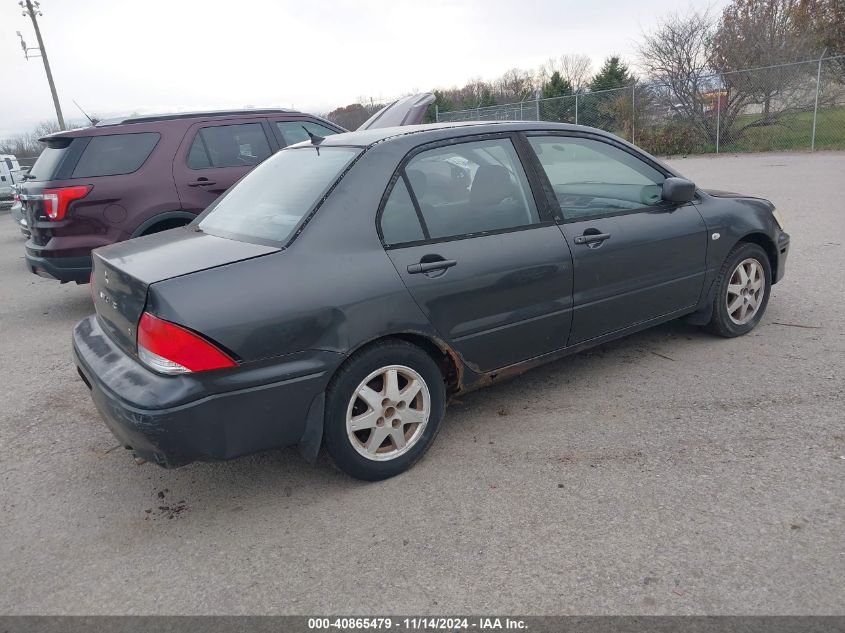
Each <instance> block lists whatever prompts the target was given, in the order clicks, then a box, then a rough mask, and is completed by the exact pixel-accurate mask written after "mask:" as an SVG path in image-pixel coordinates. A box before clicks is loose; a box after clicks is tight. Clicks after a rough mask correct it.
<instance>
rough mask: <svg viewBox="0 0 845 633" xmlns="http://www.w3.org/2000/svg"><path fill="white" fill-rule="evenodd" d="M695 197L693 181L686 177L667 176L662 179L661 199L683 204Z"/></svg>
mask: <svg viewBox="0 0 845 633" xmlns="http://www.w3.org/2000/svg"><path fill="white" fill-rule="evenodd" d="M694 197H695V183H694V182H692V181H690V180H687V179H686V178H674V177H672V178H667V179H666V180H664V181H663V199H664V200H666V201H667V202H674V203H676V204H683V203H685V202H689V201H690V200H692V199H693V198H694Z"/></svg>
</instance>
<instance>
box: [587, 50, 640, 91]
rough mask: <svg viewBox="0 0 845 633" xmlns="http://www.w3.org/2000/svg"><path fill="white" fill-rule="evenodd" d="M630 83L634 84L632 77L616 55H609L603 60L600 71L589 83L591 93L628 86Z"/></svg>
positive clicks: (625, 65)
mask: <svg viewBox="0 0 845 633" xmlns="http://www.w3.org/2000/svg"><path fill="white" fill-rule="evenodd" d="M632 83H634V77H633V76H632V75H631V73H630V71H629V70H628V65H627V64H625V63H624V62H623V61H622V60H621V59H620V58H619V56H618V55H611V56H610V57H608V58H607V59H606V60H604V64H603V65H602V67H601V69H600V70H599V72H598V73H597V74H596V75H595V76H594V77H593V79H592V80H591V81H590V90H591V91H592V92H598V91H599V90H613V89H614V88H624V87H625V86H630V85H631V84H632Z"/></svg>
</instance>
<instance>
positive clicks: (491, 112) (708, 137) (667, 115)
mask: <svg viewBox="0 0 845 633" xmlns="http://www.w3.org/2000/svg"><path fill="white" fill-rule="evenodd" d="M435 118H436V120H437V121H474V120H478V121H484V120H487V121H502V120H515V121H554V122H560V123H575V124H578V125H587V126H590V127H596V128H600V129H602V130H606V131H608V132H612V133H614V134H616V135H617V136H621V137H622V138H625V139H627V140H629V141H631V142H633V143H636V144H637V145H639V146H640V147H643V148H644V149H646V150H647V151H649V152H651V153H653V154H661V155H673V154H703V153H709V152H715V153H719V152H763V151H773V150H802V149H809V150H816V149H841V150H845V55H840V56H836V57H824V58H820V59H818V60H811V61H805V62H795V63H792V64H783V65H779V66H771V67H765V68H752V69H747V70H739V71H733V72H723V73H716V74H712V75H701V76H696V77H684V78H683V79H677V80H672V81H668V82H637V83H635V84H633V85H631V86H627V87H625V88H619V89H616V90H604V91H599V92H581V93H577V94H572V95H566V96H563V97H553V98H549V99H531V100H525V101H520V102H517V103H507V104H501V105H494V106H488V107H483V108H475V109H470V110H457V111H449V112H440V111H439V110H438V111H436V113H435Z"/></svg>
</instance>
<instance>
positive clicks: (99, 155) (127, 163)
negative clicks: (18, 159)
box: [45, 132, 161, 178]
mask: <svg viewBox="0 0 845 633" xmlns="http://www.w3.org/2000/svg"><path fill="white" fill-rule="evenodd" d="M160 138H161V135H160V134H158V133H157V132H141V133H138V134H110V135H108V136H94V137H92V138H91V140H90V141H89V142H88V145H87V146H86V147H85V151H84V152H82V156H80V158H79V162H78V163H77V164H76V167H75V168H74V170H73V174H71V178H91V177H93V176H118V175H121V174H131V173H132V172H133V171H138V169H139V168H140V167H141V165H143V164H144V162H145V161H146V160H147V158H149V156H150V154H151V153H152V151H153V148H154V147H155V146H156V143H158V140H159V139H160ZM45 151H46V150H45Z"/></svg>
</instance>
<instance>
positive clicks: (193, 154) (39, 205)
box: [20, 110, 345, 283]
mask: <svg viewBox="0 0 845 633" xmlns="http://www.w3.org/2000/svg"><path fill="white" fill-rule="evenodd" d="M343 131H345V130H344V129H343V128H341V127H338V126H336V125H334V124H333V123H330V122H329V121H325V120H323V119H320V118H318V117H315V116H312V115H309V114H303V113H301V112H296V111H292V110H239V111H227V112H201V113H196V112H194V113H181V114H167V115H160V116H139V117H131V118H126V119H119V120H109V121H103V122H100V123H98V124H97V125H94V126H91V127H87V128H84V129H79V130H72V131H70V132H59V133H57V134H51V135H50V136H47V137H45V138H42V139H40V140H41V141H42V142H43V143H44V144H45V145H46V147H45V149H44V151H43V152H42V154H41V156H39V158H38V161H37V162H36V163H35V165H34V166H33V168H32V170H31V171H30V172H29V175H28V176H27V177H26V180H25V181H24V182H23V183H21V186H20V189H21V196H20V198H21V202H22V205H23V214H24V217H25V218H26V220H27V222H28V224H29V229H30V231H31V236H30V239H29V241H28V242H27V243H26V262H27V266H28V267H29V269H30V270H31V271H32V272H33V273H35V274H37V275H41V276H43V277H52V278H54V279H58V280H59V281H61V282H63V283H64V282H68V281H75V282H77V283H86V282H87V281H88V280H89V277H90V274H91V250H92V249H94V248H97V247H99V246H104V245H106V244H112V243H114V242H119V241H121V240H127V239H129V238H133V237H138V236H140V235H147V234H149V233H156V232H158V231H163V230H165V229H171V228H174V227H177V226H181V225H184V224H187V223H189V222H190V221H191V220H193V219H194V217H196V215H197V214H198V213H199V212H200V211H202V210H203V209H205V207H207V206H208V205H209V204H210V203H211V202H213V201H214V200H215V199H216V198H217V197H218V196H219V195H220V194H221V193H223V192H224V191H226V189H228V188H229V187H231V186H232V185H233V184H234V183H235V181H237V180H238V179H239V178H240V177H241V176H243V175H244V174H246V173H247V172H248V171H250V170H251V169H252V168H253V167H255V166H256V165H257V164H258V163H260V162H261V161H263V160H264V159H265V158H267V157H268V156H270V155H271V154H272V153H274V152H275V151H277V150H278V149H280V148H282V147H284V146H286V145H290V144H291V143H297V142H299V141H303V140H308V138H309V133H310V134H315V135H318V136H326V135H328V134H336V133H338V132H343Z"/></svg>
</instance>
